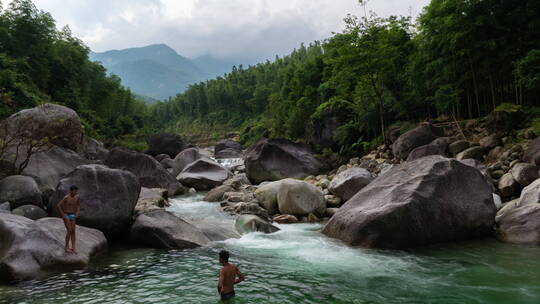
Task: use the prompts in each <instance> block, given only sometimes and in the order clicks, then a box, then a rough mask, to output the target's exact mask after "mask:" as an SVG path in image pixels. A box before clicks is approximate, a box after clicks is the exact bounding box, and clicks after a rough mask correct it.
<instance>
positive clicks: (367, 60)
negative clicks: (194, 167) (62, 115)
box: [0, 0, 540, 154]
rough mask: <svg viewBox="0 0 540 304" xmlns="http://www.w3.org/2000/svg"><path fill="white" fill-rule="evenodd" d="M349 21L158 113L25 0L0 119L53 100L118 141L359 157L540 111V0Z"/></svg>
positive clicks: (4, 63)
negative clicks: (230, 136)
mask: <svg viewBox="0 0 540 304" xmlns="http://www.w3.org/2000/svg"><path fill="white" fill-rule="evenodd" d="M362 4H363V1H360V5H362ZM345 21H346V27H345V29H344V30H343V31H342V32H340V33H336V34H334V35H333V36H332V37H330V38H328V39H327V40H324V41H321V42H317V41H316V42H312V43H310V44H309V45H300V46H299V47H298V48H297V49H296V50H294V51H293V52H292V53H291V54H289V55H287V56H284V57H276V58H275V59H274V60H271V61H270V60H269V61H266V62H264V63H260V64H257V65H254V66H249V67H243V66H238V67H234V68H233V69H232V71H231V72H229V73H227V74H225V75H224V76H222V77H218V78H216V79H212V80H208V81H205V82H201V83H197V84H193V85H191V86H190V87H189V88H188V89H187V90H186V91H185V92H184V93H182V94H178V95H176V96H175V97H172V98H169V99H168V100H165V101H161V102H158V103H156V104H154V105H147V104H145V103H144V102H143V101H140V100H138V99H137V98H136V97H134V96H135V95H134V94H132V92H130V90H129V89H127V88H125V87H123V86H122V85H121V80H120V79H119V78H118V77H117V76H114V75H108V74H107V71H106V69H105V68H104V67H103V66H102V65H101V64H100V63H97V62H92V61H90V60H89V52H90V50H89V48H88V47H87V46H86V45H85V44H84V43H83V42H82V41H81V40H79V39H78V38H76V37H74V36H73V35H72V33H71V31H70V29H69V28H68V27H64V28H63V29H62V30H58V29H57V27H56V23H55V20H54V19H53V17H52V16H51V15H50V14H48V13H46V12H43V11H41V10H39V9H37V8H36V7H35V5H34V4H33V3H32V1H30V0H15V1H13V2H11V3H10V4H9V6H7V7H5V8H2V9H1V11H0V119H1V118H5V117H7V116H8V115H11V114H12V113H14V112H16V111H19V110H21V109H23V108H28V107H33V106H35V105H38V104H42V103H46V102H53V103H58V104H63V105H66V106H68V107H70V108H72V109H74V110H76V111H77V112H78V113H79V115H80V116H81V118H82V119H83V122H84V125H85V128H86V130H87V132H88V133H89V134H91V135H92V136H95V137H98V138H100V139H102V140H104V141H106V142H108V143H110V142H112V141H116V140H118V139H121V138H130V140H136V139H137V140H141V138H144V137H145V136H146V135H147V134H149V133H151V132H155V131H156V130H161V131H164V130H167V131H172V132H176V133H179V134H183V135H190V133H193V132H202V133H204V132H207V133H210V132H214V131H216V130H217V131H220V132H225V131H240V132H241V140H242V142H243V143H244V144H249V143H252V142H254V141H256V140H257V139H259V138H260V137H263V136H266V137H285V138H288V139H291V140H295V141H301V142H306V143H311V144H313V145H314V146H315V147H316V148H317V150H319V151H321V150H323V149H325V148H326V149H330V150H333V151H334V152H338V153H343V154H351V153H358V152H363V151H362V149H364V150H365V149H367V148H368V147H369V145H370V144H373V143H381V142H385V141H386V138H385V137H386V135H387V132H388V130H390V129H392V128H396V126H398V127H400V126H407V125H409V126H410V125H411V124H414V123H416V122H418V121H421V120H430V119H436V118H439V117H446V118H447V119H453V120H464V119H471V118H478V117H483V116H485V115H487V114H489V113H490V112H492V111H494V110H497V109H501V108H503V109H508V108H509V107H510V108H511V109H515V108H526V109H527V111H526V112H528V113H529V114H530V115H531V116H534V115H536V116H538V115H540V113H539V110H538V105H539V104H540V1H534V0H523V1H512V0H433V1H431V3H430V4H429V5H428V6H427V7H426V8H425V9H424V11H423V13H422V14H421V15H420V17H419V18H418V19H417V20H412V19H411V18H409V17H388V18H381V17H378V16H376V15H375V14H373V13H371V14H366V15H365V16H361V17H357V16H351V15H349V16H347V17H346V18H345ZM178 91H180V89H179V90H178ZM535 123H536V124H537V125H539V126H540V121H538V119H537V120H536V122H535ZM539 128H540V127H539ZM328 131H329V132H330V135H328V134H326V135H321V134H322V133H324V132H326V133H328ZM132 146H134V145H132Z"/></svg>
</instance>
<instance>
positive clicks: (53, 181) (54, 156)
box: [21, 147, 90, 198]
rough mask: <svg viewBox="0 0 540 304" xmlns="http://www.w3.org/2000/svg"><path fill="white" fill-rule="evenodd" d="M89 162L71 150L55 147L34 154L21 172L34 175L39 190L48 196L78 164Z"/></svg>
mask: <svg viewBox="0 0 540 304" xmlns="http://www.w3.org/2000/svg"><path fill="white" fill-rule="evenodd" d="M89 163H90V162H89V161H88V160H87V159H85V158H83V157H82V156H80V155H79V154H77V153H75V152H73V151H71V150H67V149H63V148H60V147H53V148H52V149H49V150H47V151H44V152H40V153H36V154H33V155H32V157H30V162H29V163H28V166H27V167H26V168H25V169H24V170H23V171H22V173H21V174H22V175H27V176H32V177H34V179H35V180H36V182H37V184H38V186H39V190H40V191H41V193H42V194H43V196H44V197H47V198H48V197H50V196H51V195H52V193H53V192H54V191H55V190H56V186H57V185H58V183H59V182H60V179H62V178H63V177H64V176H66V175H67V174H69V173H70V172H72V171H73V170H75V168H77V167H78V166H81V165H86V164H89Z"/></svg>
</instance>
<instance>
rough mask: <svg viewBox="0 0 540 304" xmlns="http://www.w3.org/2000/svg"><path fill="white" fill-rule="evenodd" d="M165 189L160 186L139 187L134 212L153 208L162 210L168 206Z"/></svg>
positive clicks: (137, 213) (142, 211) (152, 209)
mask: <svg viewBox="0 0 540 304" xmlns="http://www.w3.org/2000/svg"><path fill="white" fill-rule="evenodd" d="M168 204H169V203H168V194H167V190H165V189H160V188H144V187H142V188H141V192H140V194H139V199H138V200H137V205H136V206H135V214H136V215H139V214H141V213H147V212H150V211H155V210H162V209H163V208H165V207H166V206H168Z"/></svg>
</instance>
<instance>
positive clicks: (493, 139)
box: [479, 134, 502, 149]
mask: <svg viewBox="0 0 540 304" xmlns="http://www.w3.org/2000/svg"><path fill="white" fill-rule="evenodd" d="M479 144H480V146H482V147H484V148H487V149H493V148H495V147H497V146H501V145H502V141H501V137H500V136H499V135H497V134H492V135H489V136H486V137H484V138H482V139H480V141H479Z"/></svg>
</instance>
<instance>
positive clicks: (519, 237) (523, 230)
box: [496, 204, 540, 245]
mask: <svg viewBox="0 0 540 304" xmlns="http://www.w3.org/2000/svg"><path fill="white" fill-rule="evenodd" d="M496 236H497V238H498V239H499V240H501V241H503V242H508V243H514V244H524V245H540V204H536V205H528V206H522V207H518V208H515V209H513V210H512V211H510V212H507V213H506V214H505V215H504V216H503V217H501V218H500V219H499V221H498V223H497V231H496Z"/></svg>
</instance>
